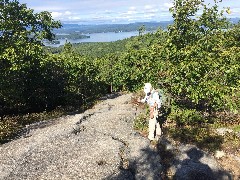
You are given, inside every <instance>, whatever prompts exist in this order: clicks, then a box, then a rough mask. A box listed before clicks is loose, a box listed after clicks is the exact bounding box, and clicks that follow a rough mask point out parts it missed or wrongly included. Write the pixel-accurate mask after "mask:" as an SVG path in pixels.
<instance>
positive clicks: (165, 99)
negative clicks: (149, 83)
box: [155, 89, 171, 109]
mask: <svg viewBox="0 0 240 180" xmlns="http://www.w3.org/2000/svg"><path fill="white" fill-rule="evenodd" d="M155 91H157V92H158V95H159V99H160V101H161V107H162V108H164V109H169V108H171V95H170V94H169V93H166V92H164V90H163V89H156V90H155Z"/></svg>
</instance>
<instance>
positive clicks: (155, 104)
mask: <svg viewBox="0 0 240 180" xmlns="http://www.w3.org/2000/svg"><path fill="white" fill-rule="evenodd" d="M144 92H145V97H144V98H143V99H142V100H141V102H142V103H148V105H149V108H150V118H149V124H148V129H149V133H148V139H149V140H150V141H154V140H157V141H158V139H159V138H160V136H161V134H162V130H161V126H160V123H159V122H158V121H157V117H158V109H160V107H161V99H160V98H159V93H158V91H155V90H154V88H153V87H152V85H151V84H150V83H145V86H144Z"/></svg>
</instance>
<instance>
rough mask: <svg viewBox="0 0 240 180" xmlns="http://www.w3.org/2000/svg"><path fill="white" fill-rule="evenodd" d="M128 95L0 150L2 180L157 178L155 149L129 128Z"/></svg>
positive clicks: (130, 109)
mask: <svg viewBox="0 0 240 180" xmlns="http://www.w3.org/2000/svg"><path fill="white" fill-rule="evenodd" d="M131 96H132V95H131V94H125V95H118V94H115V95H112V96H108V97H105V98H103V99H102V101H101V102H100V103H98V104H97V105H95V106H94V107H93V108H92V109H89V110H87V111H85V112H84V113H82V114H75V115H69V116H66V117H62V118H59V119H58V120H56V121H55V123H52V124H49V125H48V126H45V127H41V128H37V127H36V128H33V129H30V130H28V134H27V135H25V136H22V137H20V138H18V139H16V140H13V141H11V142H9V143H6V144H3V145H1V146H0V179H4V180H5V179H7V180H18V179H24V180H28V179H29V180H30V179H31V180H32V179H34V180H36V179H46V180H50V179H58V180H59V179H78V180H79V179H81V180H84V179H91V180H95V179H98V180H99V179H119V180H121V179H130V180H131V179H160V173H161V168H162V167H161V164H160V157H159V155H158V153H157V151H156V150H154V149H152V148H150V146H149V142H148V140H147V139H146V138H144V137H142V136H140V135H139V134H138V133H137V132H135V131H134V130H133V121H134V117H135V116H136V115H137V114H138V113H139V112H138V111H137V110H136V108H135V107H133V106H132V104H131V103H130V100H131Z"/></svg>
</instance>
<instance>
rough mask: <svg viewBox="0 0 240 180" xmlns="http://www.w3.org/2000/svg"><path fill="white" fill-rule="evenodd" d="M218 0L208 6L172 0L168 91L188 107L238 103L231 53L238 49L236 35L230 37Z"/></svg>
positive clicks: (234, 58)
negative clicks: (172, 21)
mask: <svg viewBox="0 0 240 180" xmlns="http://www.w3.org/2000/svg"><path fill="white" fill-rule="evenodd" d="M219 2H221V1H219ZM219 2H218V1H217V0H214V5H213V6H209V5H205V4H204V1H203V0H174V6H173V8H171V12H172V14H173V18H174V23H173V24H172V25H171V26H169V29H168V33H169V38H168V40H167V41H166V61H167V62H169V65H168V66H169V73H167V74H168V76H167V77H165V78H166V79H165V81H166V82H168V83H169V85H170V86H169V87H170V91H171V92H172V93H173V94H174V95H175V96H178V98H180V99H182V100H184V104H185V105H186V104H189V107H190V108H196V109H203V110H207V111H209V112H212V111H216V110H223V109H225V110H229V109H231V110H234V109H237V103H238V100H237V99H238V98H237V95H236V94H237V93H236V92H239V75H238V74H237V72H238V71H239V63H238V62H237V59H239V53H233V49H235V51H236V50H237V49H238V51H239V46H238V43H237V42H235V41H236V40H237V39H238V38H237V37H236V36H231V37H232V38H231V39H229V37H230V36H229V32H234V31H235V29H233V30H231V31H230V30H229V22H228V21H227V19H226V17H224V12H225V11H224V10H219V8H218V3H219ZM227 10H228V9H227ZM199 11H202V14H201V15H200V16H199V15H198V13H199ZM235 28H236V27H235ZM230 34H231V33H230ZM229 40H230V42H231V41H232V42H231V43H228V41H229ZM238 51H236V52H238Z"/></svg>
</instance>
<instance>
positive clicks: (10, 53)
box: [0, 0, 61, 116]
mask: <svg viewBox="0 0 240 180" xmlns="http://www.w3.org/2000/svg"><path fill="white" fill-rule="evenodd" d="M0 6H1V8H0V15H1V16H0V21H1V24H0V32H1V34H0V86H1V88H0V115H1V116H2V115H3V114H6V113H7V114H8V113H19V112H26V111H28V110H30V109H34V108H35V109H37V108H38V107H39V106H38V105H37V106H36V107H35V105H36V103H37V104H41V102H39V99H42V97H41V96H40V97H39V96H38V95H39V93H40V92H42V90H41V89H42V87H41V86H42V84H41V80H42V79H45V77H46V76H44V77H43V75H44V69H42V65H43V64H44V61H45V55H44V53H43V51H42V47H41V40H42V39H44V38H46V39H49V40H50V39H52V38H53V36H54V35H53V33H52V32H51V31H52V29H53V28H59V27H60V26H61V25H60V23H59V22H58V21H54V20H53V19H52V18H51V15H50V13H49V12H40V13H36V14H34V12H33V10H32V9H28V8H27V7H26V5H25V4H20V3H19V2H18V1H17V0H12V1H2V2H1V5H0ZM43 87H44V86H43ZM40 94H41V93H40ZM41 95H42V94H41ZM33 99H35V100H33ZM32 100H33V102H32ZM35 102H36V103H35ZM39 110H42V109H39Z"/></svg>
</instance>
